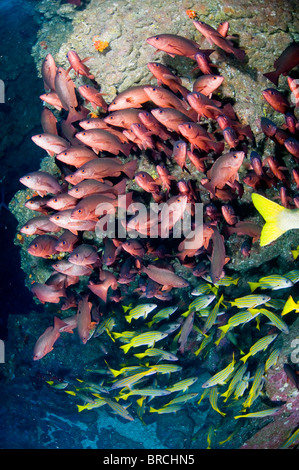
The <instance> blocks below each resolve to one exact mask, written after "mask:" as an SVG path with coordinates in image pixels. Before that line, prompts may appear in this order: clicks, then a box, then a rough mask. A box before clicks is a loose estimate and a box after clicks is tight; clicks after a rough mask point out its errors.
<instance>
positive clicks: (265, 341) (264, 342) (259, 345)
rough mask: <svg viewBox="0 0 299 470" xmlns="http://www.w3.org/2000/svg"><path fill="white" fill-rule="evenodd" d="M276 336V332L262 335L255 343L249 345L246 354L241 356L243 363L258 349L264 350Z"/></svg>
mask: <svg viewBox="0 0 299 470" xmlns="http://www.w3.org/2000/svg"><path fill="white" fill-rule="evenodd" d="M276 338H277V334H273V335H267V336H263V338H260V339H259V340H258V341H257V342H256V343H254V344H253V345H252V346H251V348H250V349H249V353H248V354H246V355H245V356H243V357H241V361H243V362H244V363H245V362H246V361H247V359H248V358H249V357H250V356H254V355H255V354H257V353H258V352H259V351H265V350H266V349H267V347H268V346H269V344H271V343H272V341H274V340H275V339H276Z"/></svg>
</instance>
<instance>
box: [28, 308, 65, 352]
mask: <svg viewBox="0 0 299 470" xmlns="http://www.w3.org/2000/svg"><path fill="white" fill-rule="evenodd" d="M65 326H66V323H65V322H64V321H63V320H61V319H60V318H58V317H54V326H49V327H48V328H47V329H46V330H45V331H44V333H43V334H42V335H41V336H40V337H39V338H38V340H37V342H36V343H35V346H34V350H33V360H34V361H38V360H39V359H42V358H43V357H44V356H45V355H46V354H48V353H49V352H51V351H52V350H53V346H54V343H55V342H56V341H57V339H58V338H59V336H60V332H59V329H60V328H63V327H65Z"/></svg>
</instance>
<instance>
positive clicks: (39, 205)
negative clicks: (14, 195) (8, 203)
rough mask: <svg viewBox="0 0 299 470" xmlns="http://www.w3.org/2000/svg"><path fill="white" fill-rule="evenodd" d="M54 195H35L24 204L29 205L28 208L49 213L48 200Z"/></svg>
mask: <svg viewBox="0 0 299 470" xmlns="http://www.w3.org/2000/svg"><path fill="white" fill-rule="evenodd" d="M51 197H52V196H50V195H48V196H44V197H42V196H34V197H32V198H31V199H28V201H26V202H25V204H24V206H25V207H27V209H30V210H32V211H37V212H41V213H42V214H45V215H47V214H48V213H49V210H50V209H49V208H48V207H47V202H48V201H49V199H51Z"/></svg>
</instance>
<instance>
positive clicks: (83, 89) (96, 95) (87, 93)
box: [78, 85, 108, 112]
mask: <svg viewBox="0 0 299 470" xmlns="http://www.w3.org/2000/svg"><path fill="white" fill-rule="evenodd" d="M78 91H79V93H80V95H81V96H82V97H83V98H84V99H85V101H86V103H90V104H91V106H92V107H93V109H97V107H99V108H102V109H103V110H104V111H105V112H107V110H108V105H107V103H106V101H105V100H104V98H103V97H102V95H103V93H100V92H99V91H98V90H97V89H96V88H94V87H92V86H91V85H81V86H79V87H78Z"/></svg>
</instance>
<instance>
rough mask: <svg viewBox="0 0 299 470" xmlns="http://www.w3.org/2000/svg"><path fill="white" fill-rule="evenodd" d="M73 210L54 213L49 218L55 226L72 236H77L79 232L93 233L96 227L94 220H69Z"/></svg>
mask: <svg viewBox="0 0 299 470" xmlns="http://www.w3.org/2000/svg"><path fill="white" fill-rule="evenodd" d="M72 211H73V209H66V210H65V211H60V212H56V213H55V214H53V215H51V217H50V218H49V220H50V222H53V224H55V225H56V226H58V228H59V227H61V228H66V229H68V230H69V231H70V232H72V233H73V234H74V235H78V232H79V231H84V230H90V231H94V230H95V226H96V221H95V220H74V219H72V218H71V213H72Z"/></svg>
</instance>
